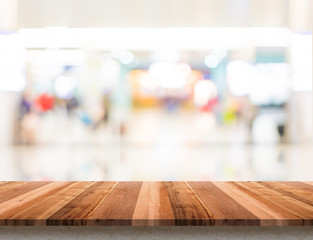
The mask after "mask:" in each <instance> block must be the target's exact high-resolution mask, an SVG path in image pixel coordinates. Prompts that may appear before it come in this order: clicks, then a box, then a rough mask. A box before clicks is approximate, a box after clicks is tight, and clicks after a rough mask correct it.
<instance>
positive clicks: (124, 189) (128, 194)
mask: <svg viewBox="0 0 313 240" xmlns="http://www.w3.org/2000/svg"><path fill="white" fill-rule="evenodd" d="M141 185H142V182H119V183H118V184H117V185H116V187H115V188H114V189H113V191H112V192H111V193H110V195H109V196H108V197H107V198H106V199H105V200H104V201H103V202H102V204H101V205H100V206H99V207H98V208H97V209H96V211H95V212H94V213H93V214H92V215H90V216H89V217H88V218H87V219H88V221H87V224H88V225H104V226H114V225H120V226H125V225H127V226H131V225H132V217H133V214H134V210H135V207H136V204H137V199H138V196H139V192H140V188H141Z"/></svg>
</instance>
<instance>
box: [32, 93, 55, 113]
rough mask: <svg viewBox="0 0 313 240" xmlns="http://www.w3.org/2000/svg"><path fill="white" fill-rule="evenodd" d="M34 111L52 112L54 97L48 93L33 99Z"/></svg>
mask: <svg viewBox="0 0 313 240" xmlns="http://www.w3.org/2000/svg"><path fill="white" fill-rule="evenodd" d="M35 107H36V109H37V110H38V111H39V112H41V113H43V112H47V111H49V110H52V109H53V107H54V97H53V96H52V95H50V94H48V93H42V94H39V95H38V96H37V98H36V99H35Z"/></svg>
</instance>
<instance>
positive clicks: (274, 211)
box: [213, 182, 303, 226]
mask: <svg viewBox="0 0 313 240" xmlns="http://www.w3.org/2000/svg"><path fill="white" fill-rule="evenodd" d="M213 184H214V185H216V186H217V187H218V188H220V189H221V190H223V191H224V192H225V193H226V194H227V195H228V196H230V197H231V198H233V199H234V200H235V201H236V202H238V203H239V204H241V205H242V206H244V207H245V208H246V209H248V210H249V211H250V212H251V213H253V214H254V215H255V216H257V217H258V218H259V219H260V225H261V226H288V225H296V226H297V225H303V221H302V219H301V218H300V217H298V216H297V215H294V214H292V213H290V212H288V211H285V210H284V209H282V208H280V207H279V206H277V205H275V204H273V203H272V202H271V201H268V200H266V199H264V198H262V197H261V196H259V195H258V194H255V193H253V192H251V191H249V190H247V189H245V188H243V187H241V186H240V185H238V183H237V182H213Z"/></svg>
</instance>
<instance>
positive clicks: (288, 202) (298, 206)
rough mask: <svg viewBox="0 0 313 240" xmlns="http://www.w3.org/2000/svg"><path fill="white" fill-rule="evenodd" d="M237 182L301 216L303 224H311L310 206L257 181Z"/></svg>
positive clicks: (312, 222) (311, 210)
mask: <svg viewBox="0 0 313 240" xmlns="http://www.w3.org/2000/svg"><path fill="white" fill-rule="evenodd" d="M237 184H239V185H240V186H242V187H244V188H246V189H248V190H249V191H251V192H253V193H255V194H258V195H259V196H261V197H262V198H264V199H267V200H268V201H270V202H272V203H273V204H276V205H277V206H279V207H281V208H283V209H284V210H285V212H286V211H287V212H290V213H293V214H294V215H296V216H298V217H300V218H302V219H303V220H304V223H305V225H313V207H312V206H310V205H308V204H306V203H303V202H301V201H299V200H296V199H294V198H291V197H289V196H286V195H284V194H282V193H280V192H277V191H275V190H273V189H270V188H268V187H265V186H263V185H262V184H260V183H257V182H248V183H247V182H238V183H237Z"/></svg>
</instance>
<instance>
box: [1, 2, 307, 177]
mask: <svg viewBox="0 0 313 240" xmlns="http://www.w3.org/2000/svg"><path fill="white" fill-rule="evenodd" d="M312 10H313V1H311V0H275V1H272V0H158V1H155V0H133V1H128V0H115V1H110V0H88V1H87V0H75V1H74V0H40V1H39V0H0V180H312V169H313V148H312V142H313V130H312V123H313V121H312V110H313V106H312V22H313V19H312V18H313V17H312V16H313V15H312Z"/></svg>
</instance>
